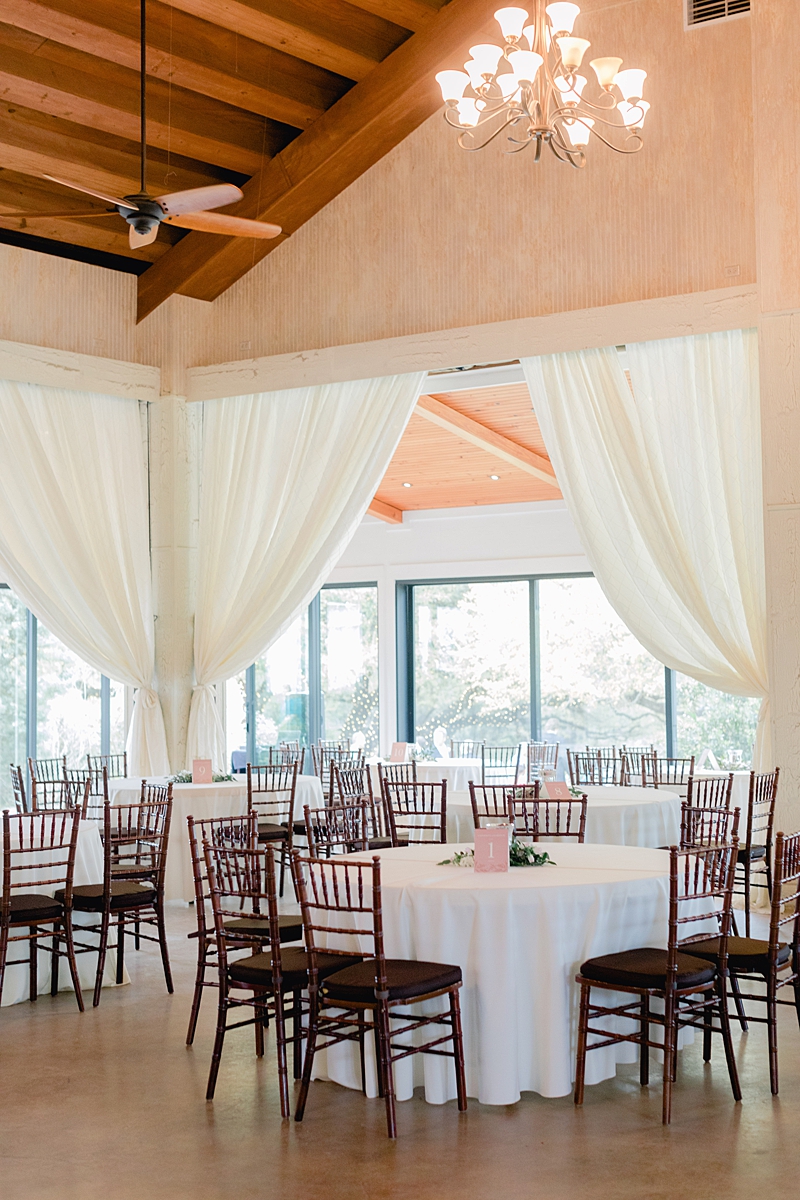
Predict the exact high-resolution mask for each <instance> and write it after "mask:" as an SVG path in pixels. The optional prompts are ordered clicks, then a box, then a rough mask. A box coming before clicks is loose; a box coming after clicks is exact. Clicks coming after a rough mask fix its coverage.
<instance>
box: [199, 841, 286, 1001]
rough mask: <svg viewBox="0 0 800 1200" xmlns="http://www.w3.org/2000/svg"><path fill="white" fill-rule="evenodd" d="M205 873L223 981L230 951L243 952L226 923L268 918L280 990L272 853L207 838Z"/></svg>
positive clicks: (236, 934)
mask: <svg viewBox="0 0 800 1200" xmlns="http://www.w3.org/2000/svg"><path fill="white" fill-rule="evenodd" d="M200 824H201V822H199V821H198V822H197V826H199V825H200ZM221 828H222V827H219V829H220V830H221ZM202 870H203V874H204V875H205V877H206V879H207V880H208V885H207V886H208V894H209V897H210V900H211V911H212V914H213V926H214V935H215V941H216V950H217V964H218V967H219V972H220V981H222V980H223V979H224V978H225V976H226V975H227V970H228V950H229V949H234V950H241V949H242V935H241V933H240V932H237V931H236V929H235V928H234V929H227V928H226V924H225V923H226V921H231V920H233V921H237V922H238V921H241V920H251V921H263V919H264V917H265V916H266V917H267V918H268V923H269V943H270V955H271V959H272V974H273V981H274V983H275V985H276V986H277V987H278V988H280V979H281V934H280V917H279V913H278V892H277V888H276V885H275V857H274V854H273V851H272V849H271V848H270V847H269V846H267V847H266V848H264V849H261V848H260V847H259V846H258V845H244V844H238V845H235V844H232V843H229V842H226V841H224V840H222V841H210V840H209V839H208V838H204V839H203V868H202Z"/></svg>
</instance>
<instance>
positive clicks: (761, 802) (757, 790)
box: [734, 767, 780, 937]
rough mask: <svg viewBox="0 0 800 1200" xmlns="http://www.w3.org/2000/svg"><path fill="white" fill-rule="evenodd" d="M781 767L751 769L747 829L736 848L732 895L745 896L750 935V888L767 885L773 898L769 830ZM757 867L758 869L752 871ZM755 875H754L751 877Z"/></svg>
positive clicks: (747, 932) (773, 820)
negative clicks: (758, 771)
mask: <svg viewBox="0 0 800 1200" xmlns="http://www.w3.org/2000/svg"><path fill="white" fill-rule="evenodd" d="M779 775H780V767H776V768H775V770H774V771H772V772H770V773H769V774H766V775H756V773H755V771H751V772H750V790H749V803H748V808H747V830H746V833H745V840H744V844H743V845H741V846H740V847H739V865H738V869H737V873H736V884H735V885H734V895H738V896H744V918H745V933H746V935H747V937H750V891H751V889H752V888H754V887H757V888H766V891H767V895H768V896H769V898H770V900H772V830H773V826H774V823H775V799H776V796H777V794H778V777H779ZM754 867H756V868H757V870H755V871H754V870H753V868H754ZM754 876H755V878H754Z"/></svg>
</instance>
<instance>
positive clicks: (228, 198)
mask: <svg viewBox="0 0 800 1200" xmlns="http://www.w3.org/2000/svg"><path fill="white" fill-rule="evenodd" d="M139 16H140V30H141V35H140V36H141V46H140V78H139V120H140V128H141V150H140V163H141V169H140V182H139V191H138V192H135V193H134V194H132V195H130V196H123V197H122V198H120V197H119V196H109V195H108V194H107V193H106V192H98V191H95V190H94V189H92V188H88V187H84V186H83V185H82V184H80V183H72V182H70V180H68V179H58V178H57V177H56V176H55V175H44V176H43V178H44V179H49V180H50V181H51V182H52V183H60V184H61V185H62V186H63V187H68V188H72V189H73V190H74V191H76V192H83V193H84V195H86V196H95V197H96V198H97V199H98V200H105V201H106V202H107V203H108V204H113V205H114V208H113V209H108V210H107V211H106V212H98V211H97V210H96V209H94V210H92V211H83V212H14V213H2V216H3V217H25V218H28V219H37V218H47V217H50V218H54V217H70V218H71V219H76V218H78V219H84V218H89V217H116V216H120V217H122V218H123V219H124V220H125V221H127V223H128V226H129V229H128V241H129V244H130V247H131V250H139V249H140V248H141V247H142V246H149V245H150V243H151V242H154V241H155V240H156V238H157V236H158V229H159V226H160V225H162V224H164V225H177V226H178V227H179V228H181V229H196V230H199V231H200V232H202V233H220V234H223V235H224V236H226V237H250V238H274V237H277V236H278V234H279V233H280V232H281V227H280V225H270V224H268V223H267V222H265V221H251V220H248V219H247V218H245V217H232V216H229V215H227V214H226V213H218V212H210V211H209V210H210V209H214V208H220V207H222V206H224V205H226V204H234V203H235V202H236V201H237V200H241V199H243V197H244V193H243V192H242V190H241V188H238V187H236V185H235V184H233V183H213V184H211V185H209V186H208V187H198V188H189V189H188V190H186V191H183V192H170V193H169V194H168V195H166V196H151V195H150V194H149V192H148V191H147V0H140V8H139Z"/></svg>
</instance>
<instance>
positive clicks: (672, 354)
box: [522, 330, 771, 770]
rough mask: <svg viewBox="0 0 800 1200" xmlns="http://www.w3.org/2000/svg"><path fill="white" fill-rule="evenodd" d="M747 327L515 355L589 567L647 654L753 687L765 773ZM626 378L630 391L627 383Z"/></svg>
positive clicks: (717, 681) (756, 437)
mask: <svg viewBox="0 0 800 1200" xmlns="http://www.w3.org/2000/svg"><path fill="white" fill-rule="evenodd" d="M757 355H758V349H757V339H756V333H755V331H754V330H730V331H728V332H723V333H712V334H703V335H701V336H697V337H686V338H675V339H667V340H664V341H655V342H644V343H641V344H638V345H629V346H628V347H627V357H628V365H629V369H630V375H631V386H630V387H629V385H628V382H627V380H626V378H625V373H624V371H623V369H622V366H621V363H620V359H619V355H618V353H617V351H616V350H615V349H614V348H613V347H609V348H607V349H602V350H585V351H580V352H574V353H568V354H553V355H544V356H542V357H540V358H528V359H523V360H522V365H523V368H524V370H525V376H526V378H527V381H528V386H529V388H530V393H531V398H532V401H533V407H534V410H535V412H536V415H537V418H538V420H539V424H540V426H541V429H542V434H543V436H544V440H545V444H546V446H547V450H548V453H549V455H550V458H551V460H552V462H553V465H554V467H555V470H556V474H557V476H558V479H559V483H560V484H561V489H562V492H563V493H564V497H565V499H566V501H567V504H568V506H569V509H570V513H571V515H572V518H573V520H574V521H575V524H576V526H577V528H578V532H579V533H580V536H581V540H582V542H583V545H584V548H585V550H586V554H587V557H588V558H589V561H590V563H591V565H592V570H593V571H594V573H595V576H596V577H597V580H598V582H599V583H600V586H601V587H602V589H603V592H604V593H605V595H606V597H607V598H608V600H609V602H610V603H611V604H612V606H613V607H614V609H615V610H616V612H617V613H618V615H619V616H620V617H621V619H622V620H623V621H624V622H625V624H626V625H627V626H628V628H629V629H630V630H631V632H632V633H633V634H634V635H635V636H636V637H637V638H638V640H639V641H640V642H641V643H642V645H643V646H644V647H645V648H646V649H647V650H649V651H650V653H651V654H653V655H654V656H655V657H656V658H657V659H659V661H660V662H663V663H665V664H666V665H667V666H669V667H672V668H673V669H674V670H676V671H681V672H683V673H684V674H685V675H689V676H691V677H692V678H693V679H698V680H700V681H701V682H702V683H705V684H708V685H709V686H710V687H714V688H718V689H720V690H721V691H724V692H731V693H734V694H737V695H744V696H760V697H762V706H761V713H760V717H759V728H758V735H757V740H756V753H755V760H754V761H755V765H756V767H757V768H762V769H764V770H766V769H769V768H770V767H771V750H770V746H769V717H768V703H767V693H768V684H767V614H766V584H765V568H764V534H763V503H762V492H761V427H760V415H759V390H758V359H757ZM631 388H632V392H631Z"/></svg>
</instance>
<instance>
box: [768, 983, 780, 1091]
mask: <svg viewBox="0 0 800 1200" xmlns="http://www.w3.org/2000/svg"><path fill="white" fill-rule="evenodd" d="M775 982H776V981H775V976H774V975H772V974H770V976H769V977H768V978H767V1041H768V1044H769V1090H770V1091H771V1092H772V1094H773V1096H777V1094H778V1004H777V1000H776V988H775Z"/></svg>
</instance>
